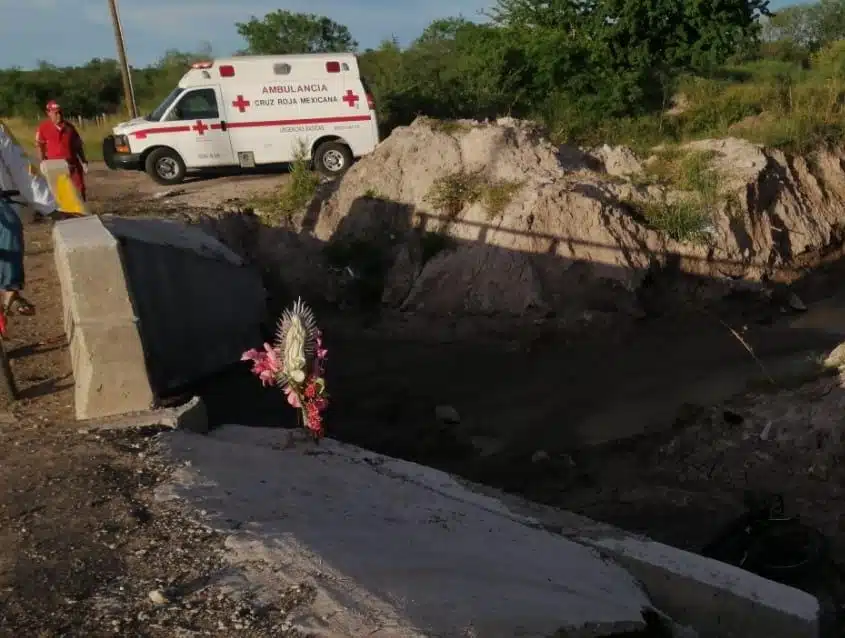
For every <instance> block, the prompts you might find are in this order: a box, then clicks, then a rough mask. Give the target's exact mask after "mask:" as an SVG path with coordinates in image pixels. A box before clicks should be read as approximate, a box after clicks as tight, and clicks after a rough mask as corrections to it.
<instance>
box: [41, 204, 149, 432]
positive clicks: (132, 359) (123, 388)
mask: <svg viewBox="0 0 845 638" xmlns="http://www.w3.org/2000/svg"><path fill="white" fill-rule="evenodd" d="M53 244H54V256H55V261H56V270H57V272H58V276H59V283H60V286H61V291H62V306H63V309H64V326H65V333H66V334H67V337H68V342H69V344H70V352H71V362H72V365H73V374H74V380H75V388H74V400H75V409H76V417H77V418H78V419H91V418H97V417H106V416H112V415H115V414H123V413H127V412H137V411H142V410H146V409H149V408H150V407H152V404H153V394H152V388H151V386H150V383H149V379H148V376H147V371H146V364H145V361H144V349H143V346H142V343H141V335H140V333H139V330H138V320H137V318H136V316H135V312H134V309H133V307H132V302H131V299H130V297H129V293H128V289H127V284H126V278H125V277H124V273H123V265H122V263H121V260H120V254H119V251H118V245H117V241H116V240H115V239H114V237H112V235H111V234H110V233H109V232H108V231H107V230H106V228H105V227H104V226H103V224H102V223H101V222H100V220H99V219H98V218H96V217H87V216H86V217H79V218H76V219H70V220H66V221H61V222H58V223H56V224H55V226H54V227H53Z"/></svg>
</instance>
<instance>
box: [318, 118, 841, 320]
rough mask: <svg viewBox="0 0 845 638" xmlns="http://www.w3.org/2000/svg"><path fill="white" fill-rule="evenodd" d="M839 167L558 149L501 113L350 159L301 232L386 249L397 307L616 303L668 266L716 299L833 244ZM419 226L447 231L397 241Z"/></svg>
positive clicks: (732, 142) (723, 144)
mask: <svg viewBox="0 0 845 638" xmlns="http://www.w3.org/2000/svg"><path fill="white" fill-rule="evenodd" d="M691 158H692V159H691ZM840 161H841V156H840V154H838V153H833V152H819V153H817V154H815V155H814V156H813V157H812V158H800V157H787V156H786V155H784V154H783V153H781V152H778V151H771V150H768V149H765V148H763V147H761V146H759V145H755V144H752V143H750V142H747V141H744V140H741V139H736V138H729V139H723V140H704V141H699V142H695V143H692V144H689V145H687V146H686V147H683V148H681V149H671V150H670V149H664V150H663V151H661V152H659V153H657V154H656V155H655V156H653V157H651V158H648V159H647V160H643V159H641V158H638V157H637V156H636V155H635V154H634V153H633V152H632V151H631V150H630V149H626V148H619V147H616V148H614V147H609V146H604V147H601V148H598V149H595V150H593V151H591V152H585V151H583V150H580V149H575V148H572V147H560V148H559V147H556V146H554V145H553V144H552V143H551V142H549V141H548V139H546V138H545V137H544V136H543V134H542V131H540V130H539V129H538V128H536V127H534V126H532V125H530V124H528V123H525V122H521V121H517V120H512V119H503V120H498V121H496V122H489V123H480V122H473V121H458V122H440V121H435V120H430V119H427V118H420V119H418V120H416V121H415V122H414V123H413V124H412V125H411V126H408V127H404V128H399V129H397V130H395V131H394V132H393V133H392V134H391V136H390V137H389V138H388V139H386V140H385V141H384V142H383V143H382V144H381V145H380V146H379V147H378V148H377V149H376V151H375V152H374V153H373V154H372V155H370V156H368V157H366V158H364V159H362V160H361V161H360V162H358V163H357V164H356V165H355V166H354V167H352V169H351V170H350V171H349V172H348V173H347V174H346V176H345V177H344V178H343V180H342V182H341V183H340V184H339V186H338V188H337V189H336V191H335V192H334V193H333V194H332V195H331V196H330V197H329V198H328V199H327V200H326V201H324V202H323V203H322V206H321V208H320V210H319V215H318V219H317V222H316V225H315V227H314V234H315V235H316V237H317V238H318V239H320V240H322V241H328V242H333V243H336V242H341V243H350V242H352V243H355V242H359V243H360V242H374V243H377V244H379V245H380V246H392V247H393V248H392V250H393V252H392V255H393V256H398V255H401V258H400V259H396V260H395V261H393V268H392V270H391V271H390V272H389V274H388V282H401V285H395V283H394V284H391V285H389V286H388V294H387V296H386V297H385V301H386V302H390V303H391V304H394V305H399V306H401V307H402V308H404V309H413V310H425V311H430V312H436V313H454V312H484V313H488V312H490V313H496V312H504V313H521V312H525V311H526V310H529V309H531V308H537V309H543V310H548V309H551V310H555V311H557V312H562V311H566V310H573V309H578V310H583V309H601V310H618V309H620V308H631V307H632V305H631V304H632V303H633V302H635V300H636V299H637V293H638V292H639V290H640V288H641V287H642V286H643V284H644V283H647V282H649V281H651V280H653V277H651V275H652V274H654V273H655V272H659V271H665V270H667V269H668V270H671V271H679V272H681V273H683V274H685V275H691V276H693V279H696V280H698V281H699V282H700V283H701V284H702V285H706V286H709V287H710V288H713V289H716V290H718V291H720V294H721V292H726V291H729V290H731V289H732V288H733V285H732V282H733V281H734V280H737V279H745V280H751V281H761V280H763V281H765V280H767V279H769V278H772V277H776V276H781V277H783V276H785V275H784V273H786V274H787V275H788V274H789V273H790V272H792V270H793V269H794V268H797V267H805V266H807V265H811V264H810V263H809V262H811V261H812V258H813V256H817V255H818V254H819V253H821V252H823V251H824V250H825V249H826V248H827V247H829V246H830V245H831V244H833V243H835V242H837V241H838V240H839V237H840V226H839V222H838V217H839V210H841V205H842V201H843V198H845V174H843V170H842V166H841V164H840ZM661 167H662V168H661ZM669 169H671V170H669ZM432 233H435V234H437V235H438V236H440V237H446V238H448V239H447V240H438V241H437V242H435V243H437V246H436V250H428V251H426V250H425V249H423V250H415V251H409V250H407V249H403V248H402V246H403V245H407V243H408V242H409V241H410V242H416V243H419V242H422V243H423V244H426V243H427V242H428V243H432V242H433V240H432V239H431V237H432V235H431V234H432ZM411 253H413V254H415V255H417V257H416V259H413V258H411ZM389 261H390V260H389ZM403 295H404V299H402V301H401V303H400V302H399V299H398V298H399V297H402V296H403Z"/></svg>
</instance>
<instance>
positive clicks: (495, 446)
mask: <svg viewBox="0 0 845 638" xmlns="http://www.w3.org/2000/svg"><path fill="white" fill-rule="evenodd" d="M470 444H471V445H472V447H473V448H474V449H475V451H476V452H477V453H478V456H480V457H481V458H488V457H491V456H496V455H497V454H499V453H500V452H502V450H504V448H505V443H504V441H502V440H500V439H495V438H493V437H491V436H474V437H471V438H470Z"/></svg>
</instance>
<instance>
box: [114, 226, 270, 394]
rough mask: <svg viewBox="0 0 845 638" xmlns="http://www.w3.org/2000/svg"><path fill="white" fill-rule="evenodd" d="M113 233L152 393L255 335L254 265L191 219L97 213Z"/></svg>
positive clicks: (197, 374) (199, 372)
mask: <svg viewBox="0 0 845 638" xmlns="http://www.w3.org/2000/svg"><path fill="white" fill-rule="evenodd" d="M103 224H104V225H105V227H106V228H107V229H108V231H109V232H110V233H111V234H112V235H113V236H114V237H115V238H116V239H117V240H118V242H119V244H120V246H121V257H122V260H123V265H124V268H125V271H126V274H127V280H128V283H129V289H130V291H131V298H132V302H133V306H134V308H135V309H136V311H137V313H138V316H139V318H140V331H141V338H142V340H143V343H144V350H145V352H146V355H147V370H148V373H149V376H150V381H151V384H152V387H153V391H154V393H155V394H156V395H157V396H159V395H162V394H166V393H169V392H171V391H173V390H176V389H179V388H180V387H182V386H184V385H186V384H189V383H192V382H194V381H197V380H200V379H202V378H204V377H206V376H208V375H211V374H214V373H216V372H218V371H219V370H221V369H223V368H225V367H227V366H229V365H231V364H233V363H236V362H237V361H239V360H240V356H241V353H243V351H244V350H247V349H248V348H252V347H255V346H256V345H257V344H260V343H261V341H262V334H261V325H262V323H263V322H264V321H265V319H266V312H267V309H266V299H267V294H266V291H265V290H264V287H263V283H262V281H261V275H260V273H259V272H258V271H256V270H254V269H252V268H249V267H248V266H246V265H245V264H244V262H243V260H242V259H241V258H240V257H239V256H238V255H236V254H235V253H234V252H232V251H231V250H229V249H228V248H227V247H226V246H225V245H223V244H222V243H220V242H219V241H218V240H217V239H215V238H213V237H211V236H210V235H208V234H207V233H205V232H203V231H202V230H200V229H199V228H197V227H195V226H189V225H187V224H183V223H181V222H175V221H171V220H163V219H140V218H132V219H124V218H117V217H111V216H107V217H103Z"/></svg>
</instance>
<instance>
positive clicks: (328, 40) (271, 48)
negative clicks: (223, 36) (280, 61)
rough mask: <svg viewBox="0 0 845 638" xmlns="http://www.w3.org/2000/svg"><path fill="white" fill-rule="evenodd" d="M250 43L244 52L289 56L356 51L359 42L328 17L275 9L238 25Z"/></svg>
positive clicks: (243, 36) (242, 35) (239, 32)
mask: <svg viewBox="0 0 845 638" xmlns="http://www.w3.org/2000/svg"><path fill="white" fill-rule="evenodd" d="M235 26H236V27H237V30H238V34H239V35H240V36H241V37H242V38H244V40H246V42H247V49H246V51H244V53H247V54H251V55H285V54H296V53H340V52H346V51H355V50H356V49H357V48H358V43H357V42H356V41H355V40H353V38H352V35H351V34H350V33H349V29H348V28H346V27H345V26H343V25H342V24H338V23H337V22H335V21H334V20H331V19H329V18H327V17H326V16H319V15H315V14H313V13H294V12H292V11H283V10H281V9H280V10H278V11H273V12H272V13H268V14H267V15H265V16H264V17H263V18H261V19H260V20H259V19H258V18H256V17H255V16H253V17H252V18H250V20H249V22H238V23H236V25H235Z"/></svg>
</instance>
